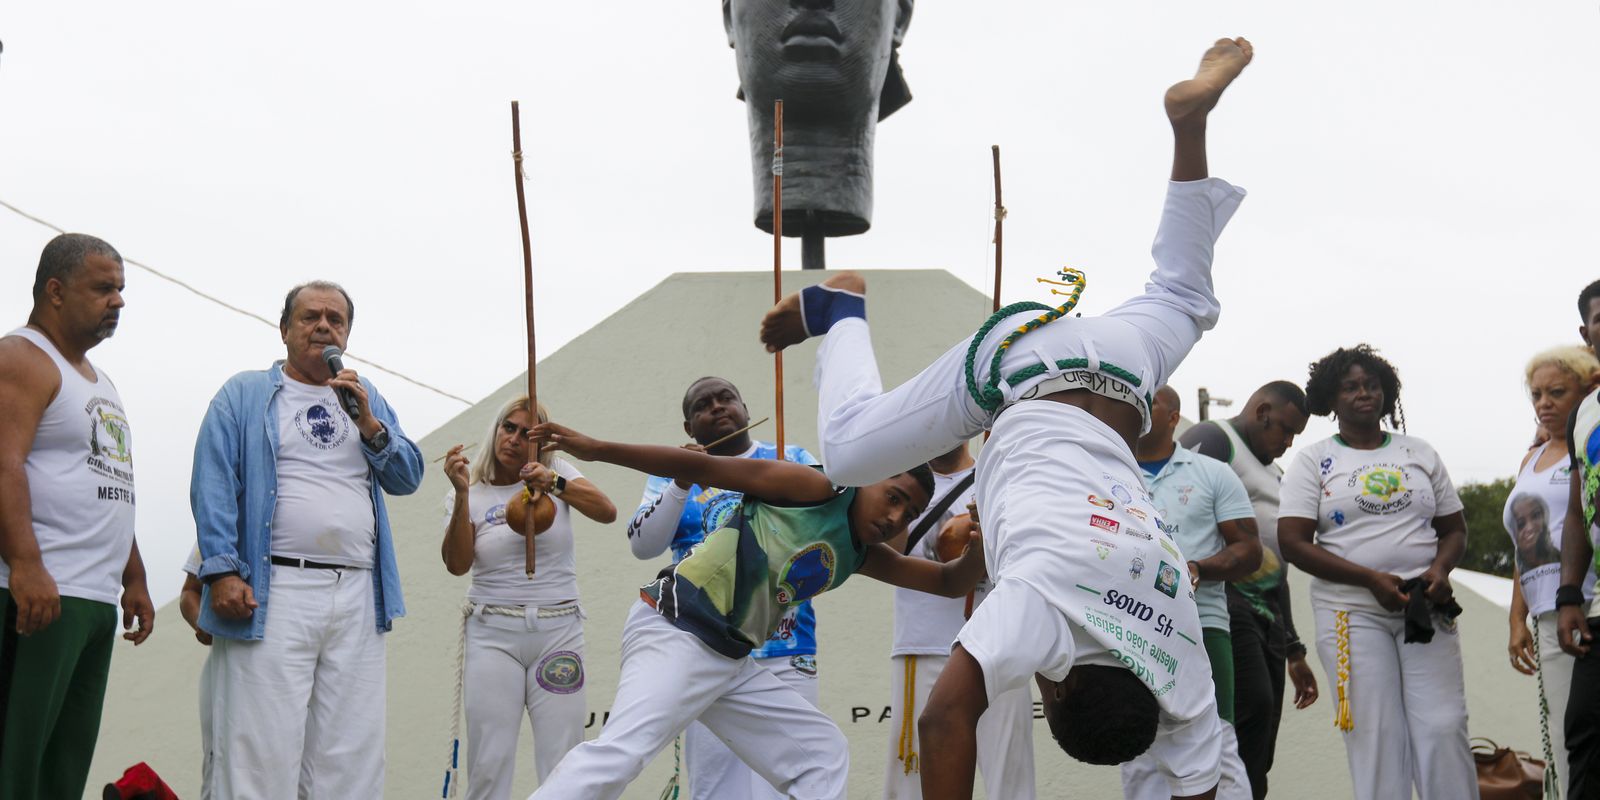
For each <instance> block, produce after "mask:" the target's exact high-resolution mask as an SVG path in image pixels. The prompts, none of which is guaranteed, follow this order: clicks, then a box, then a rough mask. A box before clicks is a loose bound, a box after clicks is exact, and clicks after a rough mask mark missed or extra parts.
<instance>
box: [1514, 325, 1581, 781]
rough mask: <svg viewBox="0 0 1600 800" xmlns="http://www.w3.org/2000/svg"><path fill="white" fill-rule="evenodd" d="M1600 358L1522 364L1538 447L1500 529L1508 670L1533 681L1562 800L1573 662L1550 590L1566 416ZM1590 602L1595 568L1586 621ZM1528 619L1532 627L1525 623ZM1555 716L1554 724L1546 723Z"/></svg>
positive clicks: (1557, 567) (1568, 470)
mask: <svg viewBox="0 0 1600 800" xmlns="http://www.w3.org/2000/svg"><path fill="white" fill-rule="evenodd" d="M1597 373H1600V360H1596V359H1595V356H1594V353H1592V352H1591V351H1590V350H1589V349H1588V348H1586V347H1577V346H1568V347H1554V348H1551V349H1549V350H1546V351H1544V352H1542V353H1540V354H1538V355H1536V356H1534V357H1533V359H1532V360H1530V361H1529V362H1528V366H1527V369H1526V370H1525V371H1524V374H1523V379H1524V381H1525V382H1526V385H1527V387H1528V399H1529V400H1531V401H1532V402H1533V413H1534V416H1535V417H1536V418H1537V420H1538V424H1539V434H1540V435H1539V438H1540V439H1541V440H1542V441H1541V442H1540V443H1539V444H1536V445H1534V446H1533V448H1532V449H1530V450H1529V451H1528V453H1527V455H1524V456H1523V457H1522V464H1521V466H1519V467H1518V468H1517V481H1516V485H1515V486H1513V487H1512V489H1511V496H1510V497H1509V498H1507V499H1506V508H1505V517H1504V521H1505V528H1506V532H1507V533H1509V534H1510V535H1511V544H1512V546H1513V548H1514V549H1515V552H1516V564H1515V570H1516V571H1515V577H1516V580H1515V581H1513V582H1512V584H1511V586H1512V589H1511V641H1510V643H1509V645H1508V646H1507V649H1508V650H1509V651H1510V653H1511V666H1512V667H1514V668H1515V669H1516V670H1517V671H1518V672H1522V673H1524V674H1526V675H1535V676H1537V677H1538V679H1539V723H1540V725H1541V726H1542V727H1543V733H1544V756H1545V761H1546V763H1547V764H1548V765H1549V768H1548V769H1547V770H1546V772H1545V796H1546V797H1560V791H1559V789H1560V787H1561V786H1563V785H1564V784H1565V783H1566V781H1567V778H1568V772H1567V747H1566V736H1565V735H1564V732H1563V730H1562V724H1561V720H1562V716H1563V714H1565V712H1566V708H1567V697H1568V696H1569V695H1570V694H1571V690H1572V667H1573V664H1574V662H1575V659H1574V658H1573V657H1572V656H1571V655H1568V654H1567V653H1564V652H1562V650H1561V643H1560V641H1559V640H1558V638H1557V634H1556V628H1557V626H1556V587H1557V586H1558V585H1559V584H1560V583H1561V522H1562V520H1563V519H1564V518H1565V517H1566V515H1567V500H1568V494H1569V484H1570V483H1571V481H1572V462H1571V459H1570V458H1569V457H1568V454H1567V419H1568V418H1569V417H1571V416H1572V410H1573V409H1574V408H1576V407H1577V405H1578V402H1579V401H1580V400H1582V399H1583V397H1584V395H1586V394H1588V393H1589V391H1590V390H1591V389H1593V388H1594V387H1595V385H1596V377H1597ZM1593 597H1594V570H1593V569H1592V568H1591V569H1590V570H1589V572H1588V574H1587V575H1586V576H1585V577H1584V581H1583V608H1584V616H1588V613H1589V612H1588V606H1589V601H1590V600H1591V599H1593ZM1530 616H1531V617H1532V618H1533V628H1532V629H1531V630H1530V629H1529V627H1528V618H1529V617H1530ZM1552 713H1554V714H1555V717H1556V724H1554V725H1551V724H1550V715H1551V714H1552Z"/></svg>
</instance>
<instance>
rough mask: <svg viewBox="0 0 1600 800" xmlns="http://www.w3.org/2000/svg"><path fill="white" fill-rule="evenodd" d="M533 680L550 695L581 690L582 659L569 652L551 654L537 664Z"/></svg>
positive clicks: (562, 651) (560, 651)
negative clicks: (537, 667) (537, 668)
mask: <svg viewBox="0 0 1600 800" xmlns="http://www.w3.org/2000/svg"><path fill="white" fill-rule="evenodd" d="M535 680H537V681H538V682H539V688H541V689H544V690H545V691H547V692H549V693H551V694H572V693H573V692H576V691H578V690H579V689H582V688H583V657H582V656H580V655H578V654H577V653H575V652H573V651H571V650H558V651H556V652H554V653H551V654H550V655H547V656H545V657H544V660H543V661H540V662H539V670H538V672H537V673H536V675H535Z"/></svg>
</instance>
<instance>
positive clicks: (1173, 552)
mask: <svg viewBox="0 0 1600 800" xmlns="http://www.w3.org/2000/svg"><path fill="white" fill-rule="evenodd" d="M1161 549H1162V550H1165V551H1167V555H1169V556H1172V557H1173V559H1175V560H1177V561H1182V560H1183V556H1182V555H1181V554H1179V553H1178V548H1177V547H1174V546H1173V544H1172V543H1171V542H1169V541H1167V540H1166V539H1162V540H1161Z"/></svg>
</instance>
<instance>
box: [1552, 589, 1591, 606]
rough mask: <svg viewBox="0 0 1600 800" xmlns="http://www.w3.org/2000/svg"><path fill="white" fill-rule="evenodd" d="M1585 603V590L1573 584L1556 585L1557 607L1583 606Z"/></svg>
mask: <svg viewBox="0 0 1600 800" xmlns="http://www.w3.org/2000/svg"><path fill="white" fill-rule="evenodd" d="M1583 603H1584V599H1583V590H1582V589H1579V588H1578V587H1576V586H1573V585H1572V584H1570V583H1568V584H1563V585H1561V586H1557V587H1556V608H1560V607H1562V606H1581V605H1583Z"/></svg>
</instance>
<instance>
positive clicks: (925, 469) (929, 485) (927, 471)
mask: <svg viewBox="0 0 1600 800" xmlns="http://www.w3.org/2000/svg"><path fill="white" fill-rule="evenodd" d="M906 474H907V475H910V476H911V477H912V478H915V479H916V481H917V485H918V486H921V487H922V491H924V492H927V493H928V499H929V500H930V501H931V500H933V469H932V468H931V467H929V466H928V465H927V464H918V465H916V466H914V467H912V468H911V469H908V470H906Z"/></svg>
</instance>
